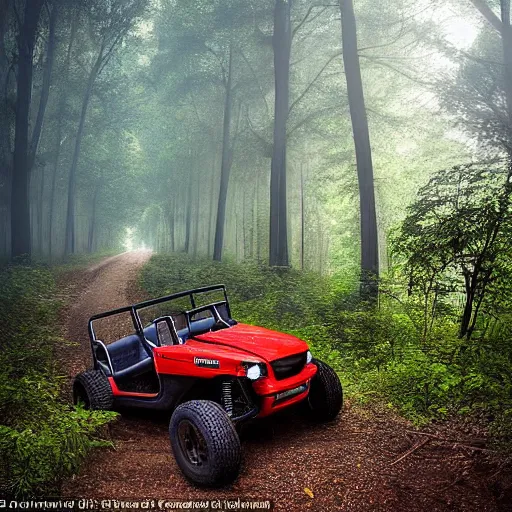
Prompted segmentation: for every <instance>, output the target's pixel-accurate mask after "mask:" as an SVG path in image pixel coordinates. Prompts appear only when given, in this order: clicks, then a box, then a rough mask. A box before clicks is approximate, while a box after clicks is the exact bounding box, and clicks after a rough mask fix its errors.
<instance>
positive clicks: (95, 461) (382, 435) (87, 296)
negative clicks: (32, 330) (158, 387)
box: [61, 252, 512, 512]
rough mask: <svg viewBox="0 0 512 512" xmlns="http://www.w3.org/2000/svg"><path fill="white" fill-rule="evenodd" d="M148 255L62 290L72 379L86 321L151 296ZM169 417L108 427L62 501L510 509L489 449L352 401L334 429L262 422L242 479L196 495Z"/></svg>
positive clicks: (124, 420)
mask: <svg viewBox="0 0 512 512" xmlns="http://www.w3.org/2000/svg"><path fill="white" fill-rule="evenodd" d="M149 257H150V253H148V252H131V253H125V254H122V255H119V256H116V257H114V258H109V259H108V260H106V261H104V262H102V263H101V264H100V265H96V266H95V267H93V268H91V269H89V270H88V271H85V272H80V273H75V274H73V275H69V276H67V277H66V279H65V280H64V281H63V283H62V284H61V285H62V288H63V293H65V294H67V296H68V302H69V306H68V308H67V310H66V311H65V313H64V317H65V318H63V321H64V322H65V325H67V338H68V339H69V340H72V341H76V342H78V346H74V347H69V348H68V349H66V351H67V357H66V361H67V363H66V366H67V370H68V375H69V377H70V382H71V379H72V377H73V376H74V375H75V374H76V373H77V372H78V371H81V370H83V369H85V368H87V367H88V366H89V365H90V348H89V343H88V338H87V319H88V317H89V316H91V315H92V314H94V313H97V312H100V311H102V310H106V309H110V308H115V307H120V306H123V305H126V304H127V303H129V302H130V301H133V300H137V299H143V298H145V297H143V296H142V294H141V292H140V291H138V290H137V288H136V286H135V280H136V276H137V273H138V271H139V270H140V268H141V266H142V265H143V264H144V263H145V262H146V261H147V260H148V258H149ZM205 284H206V283H205ZM167 421H168V420H167V418H165V417H154V416H148V414H147V413H140V414H139V415H130V416H126V415H125V416H123V417H121V418H120V420H119V421H117V422H116V423H115V424H114V425H113V426H112V427H111V429H110V431H111V435H112V439H113V441H114V443H115V450H105V449H102V450H97V451H96V452H95V453H93V454H92V455H91V456H90V457H89V459H88V460H87V461H86V463H85V464H84V466H83V469H82V471H81V472H80V474H79V475H77V476H75V477H74V478H72V479H70V480H68V481H67V482H65V483H64V485H63V495H64V496H66V497H80V498H117V499H123V498H132V499H133V498H156V499H164V498H173V499H179V500H184V499H198V500H199V499H210V500H211V499H217V498H220V499H222V498H228V499H229V498H234V499H238V498H247V499H251V498H253V499H257V500H272V501H273V503H274V507H275V510H277V511H291V512H294V511H302V510H306V511H307V510H311V511H322V512H326V511H335V510H336V511H347V512H357V511H370V510H376V511H393V512H397V511H398V512H400V511H404V512H405V511H407V512H416V511H429V512H434V511H447V510H456V511H475V512H486V511H489V512H490V511H498V510H512V507H511V504H510V502H509V501H508V497H507V495H506V494H504V492H505V490H504V489H503V488H502V487H500V484H499V483H496V482H494V483H493V481H490V480H489V479H488V475H489V474H490V473H491V471H490V469H489V467H488V466H487V465H486V463H485V461H484V460H483V459H482V457H483V455H482V451H478V450H472V449H468V448H463V447H460V446H454V443H451V444H448V443H446V442H442V441H440V440H438V439H436V438H429V437H428V436H422V435H419V434H416V433H412V432H411V431H412V430H413V429H412V428H411V426H410V425H409V424H408V423H407V422H406V421H404V420H401V419H399V418H395V417H393V416H392V415H391V414H390V413H388V412H379V411H375V410H370V409H360V408H355V407H354V408H351V407H350V405H349V404H348V405H346V407H345V411H344V413H343V414H342V416H341V418H340V419H339V420H338V421H337V422H336V423H335V424H331V425H322V426H318V425H311V424H309V423H307V422H306V421H305V420H302V419H300V418H297V417H296V416H291V415H281V416H276V417H274V418H271V419H269V420H267V421H265V422H261V423H257V424H255V425H253V426H252V427H251V428H249V429H247V430H246V431H245V432H244V433H243V435H242V446H243V451H244V461H243V469H242V473H241V475H240V477H239V479H238V480H237V481H236V482H235V484H234V485H233V486H231V487H230V488H227V489H223V490H204V489H197V488H195V487H193V486H192V485H190V484H189V483H188V482H187V481H186V480H185V479H184V478H183V476H182V475H181V473H180V471H179V470H178V468H177V466H176V464H175V462H174V459H173V457H172V454H171V452H170V444H169V440H168V433H167V426H168V423H167ZM491 484H492V485H491ZM493 486H494V487H493ZM305 488H308V489H310V490H311V491H312V493H313V497H310V496H309V495H308V494H307V493H306V492H305ZM509 507H511V508H509Z"/></svg>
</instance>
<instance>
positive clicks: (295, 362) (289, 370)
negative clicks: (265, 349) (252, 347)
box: [270, 352, 307, 380]
mask: <svg viewBox="0 0 512 512" xmlns="http://www.w3.org/2000/svg"><path fill="white" fill-rule="evenodd" d="M306 358H307V352H304V353H303V354H296V355H294V356H289V357H283V358H282V359H277V360H276V361H273V362H272V363H270V364H271V365H272V369H273V370H274V375H275V376H276V379H277V380H282V379H287V378H288V377H293V376H294V375H297V374H298V373H300V372H301V371H302V369H303V368H304V366H306Z"/></svg>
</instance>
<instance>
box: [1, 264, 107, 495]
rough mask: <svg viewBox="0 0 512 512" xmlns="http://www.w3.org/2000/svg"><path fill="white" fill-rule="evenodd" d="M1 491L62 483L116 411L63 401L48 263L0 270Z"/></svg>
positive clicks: (39, 489)
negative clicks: (78, 406) (88, 408)
mask: <svg viewBox="0 0 512 512" xmlns="http://www.w3.org/2000/svg"><path fill="white" fill-rule="evenodd" d="M0 282H1V283H2V288H1V289H0V322H1V325H2V338H1V349H2V350H1V351H0V418H1V420H0V458H1V459H2V461H3V464H2V465H1V466H0V494H2V495H8V496H11V495H13V496H18V497H28V496H37V495H40V494H41V493H45V492H48V490H49V489H50V490H53V489H56V488H57V485H58V482H59V480H60V479H61V478H62V477H63V476H64V475H67V474H71V473H72V472H74V471H76V469H77V468H78V464H79V463H80V461H81V460H82V458H83V457H84V456H85V454H86V453H87V451H88V450H89V449H90V448H91V447H92V446H95V445H97V444H98V440H97V439H96V438H95V432H96V430H97V429H98V428H99V427H100V426H101V425H104V424H105V423H107V422H108V421H110V420H111V419H112V418H113V417H114V416H115V414H114V413H100V412H89V411H84V410H80V409H77V410H75V409H73V408H71V407H70V406H68V405H67V404H66V403H64V402H63V401H62V400H61V387H62V386H61V384H62V379H61V378H60V377H59V376H58V368H57V367H56V364H55V362H54V357H53V355H54V352H55V351H56V350H57V349H58V344H59V343H63V341H62V340H61V339H60V337H59V335H58V334H56V325H57V313H58V310H59V302H58V301H57V300H56V299H55V283H54V280H53V276H52V273H51V272H50V271H49V269H47V268H44V267H36V268H34V267H26V266H10V267H6V268H3V269H1V270H0Z"/></svg>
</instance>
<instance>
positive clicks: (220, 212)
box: [213, 45, 233, 261]
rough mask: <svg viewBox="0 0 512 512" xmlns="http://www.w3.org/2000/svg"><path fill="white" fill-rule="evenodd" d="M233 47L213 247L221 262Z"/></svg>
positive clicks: (228, 165) (229, 159) (229, 157)
mask: <svg viewBox="0 0 512 512" xmlns="http://www.w3.org/2000/svg"><path fill="white" fill-rule="evenodd" d="M232 83H233V46H232V45H231V46H230V48H229V65H228V77H227V82H226V97H225V100H224V125H223V132H222V164H221V171H220V190H219V202H218V205H217V222H216V228H215V242H214V246H213V259H214V260H216V261H221V259H222V247H223V245H224V227H225V221H226V201H227V196H228V185H229V175H230V174H231V163H232V161H233V155H232V149H231V141H230V128H231V112H232V106H233V86H232Z"/></svg>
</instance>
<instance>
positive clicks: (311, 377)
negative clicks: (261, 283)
mask: <svg viewBox="0 0 512 512" xmlns="http://www.w3.org/2000/svg"><path fill="white" fill-rule="evenodd" d="M213 296H215V299H214V300H213V298H212V297H213ZM205 299H206V303H205ZM184 300H185V301H186V302H187V305H186V306H184V305H183V302H184ZM148 312H149V316H148ZM121 314H125V315H127V314H129V315H130V316H131V321H132V322H133V326H134V331H135V332H134V334H131V335H129V336H126V337H123V338H121V339H119V340H117V341H114V342H113V343H110V344H108V345H107V344H105V343H104V342H103V341H101V340H99V339H97V337H96V334H95V330H94V326H93V324H94V323H95V322H96V321H98V320H100V319H105V318H107V317H112V316H113V315H121ZM144 319H146V321H145V320H144ZM110 320H111V319H110ZM89 336H90V339H91V347H92V357H93V362H94V369H93V370H90V371H86V372H83V373H80V374H79V375H77V377H76V378H75V382H74V386H73V393H74V400H75V403H78V402H82V403H83V404H84V405H85V406H86V407H90V408H92V409H105V410H108V409H114V408H115V409H119V408H123V407H138V408H145V409H155V410H167V411H173V412H172V417H171V420H170V425H169V435H170V440H171V446H172V450H173V452H174V456H175V458H176V461H177V463H178V466H179V467H180V469H181V470H182V472H183V473H184V474H185V476H186V477H187V478H188V479H189V480H191V481H192V482H194V483H196V484H200V485H209V486H220V485H224V484H227V483H229V482H231V481H233V480H234V479H235V478H236V477H237V475H238V472H239V469H240V464H241V447H240V440H239V438H238V434H237V430H236V428H235V426H236V425H238V424H240V423H241V422H244V421H246V420H249V419H251V418H261V417H264V416H268V415H270V414H273V413H274V412H276V411H279V410H281V409H283V408H285V407H290V406H292V405H294V404H297V403H298V402H301V401H304V402H305V405H307V408H308V409H309V411H310V413H311V414H312V415H313V417H314V418H315V419H316V420H319V421H330V420H333V419H334V418H335V417H336V416H337V415H338V413H339V412H340V410H341V408H342V404H343V394H342V388H341V384H340V381H339V379H338V376H337V375H336V373H335V372H334V370H333V369H332V368H330V367H329V366H328V365H327V364H325V363H323V362H321V361H319V360H315V359H313V358H312V356H311V353H310V351H309V349H308V346H307V344H306V343H305V342H304V341H301V340H300V339H298V338H296V337H294V336H291V335H289V334H283V333H279V332H275V331H271V330H268V329H264V328H262V327H255V326H252V325H244V324H241V323H237V322H236V321H235V320H233V319H232V318H231V313H230V308H229V302H228V298H227V295H226V289H225V286H224V285H216V286H210V287H204V288H197V289H195V290H188V291H185V292H182V293H176V294H174V295H169V296H166V297H161V298H158V299H154V300H149V301H146V302H141V303H139V304H135V305H133V306H127V307H124V308H120V309H116V310H113V311H107V312H105V313H101V314H98V315H95V316H93V317H92V318H91V319H90V320H89Z"/></svg>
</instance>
